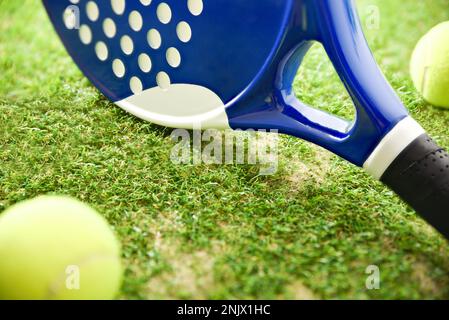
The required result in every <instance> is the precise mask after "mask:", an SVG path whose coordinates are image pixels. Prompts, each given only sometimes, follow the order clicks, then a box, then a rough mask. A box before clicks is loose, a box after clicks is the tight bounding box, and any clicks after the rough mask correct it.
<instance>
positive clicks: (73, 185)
mask: <svg viewBox="0 0 449 320" xmlns="http://www.w3.org/2000/svg"><path fill="white" fill-rule="evenodd" d="M357 2H358V5H359V10H360V13H361V16H362V19H363V20H364V21H365V22H366V23H364V25H365V27H366V29H367V30H366V32H367V38H368V40H369V42H370V45H371V46H372V49H373V51H374V54H375V56H376V58H377V60H378V62H379V63H380V65H381V67H382V69H383V71H384V72H385V73H386V76H387V78H388V79H389V80H390V81H391V83H392V84H393V86H394V88H395V89H396V91H397V92H398V93H399V94H400V96H401V98H402V99H403V101H404V102H405V103H406V105H407V107H408V108H409V110H410V111H411V113H412V114H413V116H414V117H415V118H416V119H417V120H419V121H420V122H421V123H422V124H423V126H424V127H425V128H426V129H427V130H428V131H429V132H430V133H431V134H432V135H433V136H434V137H435V139H436V140H437V142H438V143H440V144H441V145H443V146H444V147H449V135H448V133H447V132H448V127H449V126H448V125H449V111H444V110H440V109H437V108H434V107H431V106H429V105H427V104H426V103H425V102H424V101H423V100H422V99H421V98H420V96H419V95H418V94H417V93H416V92H415V90H414V88H413V85H412V83H411V80H410V77H409V74H408V61H409V57H410V55H411V52H412V49H413V47H414V45H415V44H416V42H417V40H418V39H419V38H420V36H422V35H423V34H424V33H425V32H426V31H427V30H428V29H430V28H431V27H432V26H434V25H435V24H437V23H438V22H441V21H445V20H449V0H425V1H424V0H422V1H416V0H359V1H357ZM373 5H374V6H375V7H372V6H373ZM376 6H377V8H378V9H380V25H379V28H376V27H375V23H374V28H373V24H372V23H371V22H372V21H370V19H371V17H372V16H371V13H372V12H373V8H374V9H375V8H376ZM374 11H375V10H374ZM295 87H296V89H297V92H298V96H299V97H300V98H301V99H302V100H303V101H305V102H307V103H310V104H312V105H314V106H317V107H320V108H323V109H326V110H329V111H331V112H334V113H336V114H338V115H340V116H343V117H348V118H350V117H352V116H353V110H352V105H351V102H350V100H349V98H348V97H347V94H346V93H345V92H344V88H343V86H342V85H341V84H340V83H339V81H338V77H337V76H336V75H335V74H334V71H333V69H332V67H331V65H330V63H329V62H328V60H327V58H326V56H325V55H324V53H323V51H322V49H321V48H320V47H315V48H314V49H313V50H312V51H311V53H310V55H309V56H308V57H307V61H306V63H305V65H304V66H303V67H302V69H301V70H300V71H299V74H298V78H297V81H296V82H295ZM171 132H172V130H171V129H167V128H162V127H158V126H156V125H152V124H150V123H146V122H143V121H140V120H138V119H136V118H134V117H133V116H130V115H128V114H126V113H125V112H123V111H121V110H120V109H119V108H117V107H115V106H114V105H113V104H112V103H110V102H108V101H107V100H106V99H105V98H104V97H103V96H102V95H101V94H99V93H98V91H97V90H96V89H95V88H94V87H92V86H91V85H90V84H89V82H88V81H87V80H86V79H85V78H84V77H83V75H82V74H81V73H80V72H79V71H78V69H77V67H76V66H75V65H74V64H73V63H72V61H71V59H70V58H69V57H68V56H67V54H66V52H65V51H64V49H63V47H62V45H61V43H60V42H59V40H58V38H57V36H56V35H55V33H54V31H53V30H52V27H51V25H50V23H49V21H48V19H47V17H46V15H45V12H44V10H43V8H42V5H41V3H40V1H35V0H26V1H10V0H0V211H3V210H4V209H6V208H8V207H10V206H11V205H13V204H14V203H17V202H19V201H22V200H25V199H29V198H32V197H35V196H37V195H41V194H63V195H71V196H74V197H77V198H79V199H81V200H83V201H85V202H87V203H90V204H91V205H93V206H94V207H95V208H96V209H98V210H99V211H100V212H101V213H102V214H103V215H104V216H105V217H106V218H107V219H108V221H109V222H110V223H111V225H112V226H113V227H114V229H115V231H116V233H117V234H118V236H119V238H120V240H121V242H122V245H123V262H124V265H125V267H126V272H125V278H124V283H123V288H122V291H121V294H120V298H123V299H129V298H139V299H153V298H155V299H166V298H194V299H196V298H198V299H202V298H224V299H228V298H263V299H271V298H294V299H295V298H297V299H301V298H306V299H311V298H316V299H320V298H338V299H349V298H356V299H364V298H368V299H386V298H402V299H408V298H410V299H416V298H449V246H448V245H447V243H446V242H445V240H444V239H443V238H442V237H440V236H439V235H438V234H437V233H436V232H435V231H433V230H432V229H431V228H430V227H428V226H427V225H426V224H425V223H424V222H423V221H422V220H421V219H419V218H418V217H417V216H416V215H415V213H414V212H413V211H412V210H411V209H409V208H408V207H407V206H406V205H405V204H403V203H402V202H401V201H400V200H399V199H398V198H397V197H396V196H395V195H394V194H393V193H392V192H391V191H389V190H388V189H387V188H386V187H384V186H382V185H381V184H380V183H377V182H375V181H374V180H373V179H372V178H371V177H370V176H369V175H368V174H366V173H364V172H363V171H362V170H361V169H358V168H355V167H353V166H352V165H350V164H348V163H346V162H345V161H343V160H341V159H339V158H338V157H336V156H334V155H332V154H330V153H329V152H327V151H325V150H322V149H321V148H318V147H314V146H312V145H310V144H309V143H306V142H303V141H300V140H298V139H295V138H291V137H282V138H281V139H280V142H279V170H278V172H277V173H276V174H275V175H270V176H260V175H259V169H260V166H258V165H204V164H203V165H196V166H194V165H177V164H174V163H172V162H171V161H170V152H171V149H172V148H173V146H174V143H173V142H172V140H171V139H170V133H171ZM369 265H377V266H379V268H380V272H381V285H380V289H379V290H373V291H370V290H367V289H366V287H365V281H366V278H367V274H365V270H366V268H367V266H369Z"/></svg>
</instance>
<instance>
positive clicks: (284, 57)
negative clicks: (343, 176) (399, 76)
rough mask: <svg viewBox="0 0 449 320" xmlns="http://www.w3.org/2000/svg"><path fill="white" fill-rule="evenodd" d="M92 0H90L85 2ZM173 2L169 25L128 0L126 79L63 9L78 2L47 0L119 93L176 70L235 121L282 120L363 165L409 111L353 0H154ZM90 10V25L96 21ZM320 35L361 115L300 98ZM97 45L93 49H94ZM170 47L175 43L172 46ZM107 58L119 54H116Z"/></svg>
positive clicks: (262, 125)
mask: <svg viewBox="0 0 449 320" xmlns="http://www.w3.org/2000/svg"><path fill="white" fill-rule="evenodd" d="M86 2H87V1H84V0H81V1H80V5H85V3H86ZM96 2H97V3H98V6H99V7H100V12H101V14H102V15H103V16H102V18H103V19H104V18H105V17H106V16H108V15H113V12H112V11H111V8H110V1H96ZM161 2H166V3H168V4H169V5H170V6H171V7H172V12H173V17H172V20H173V23H170V24H166V25H165V24H161V23H159V21H158V20H157V17H156V10H154V9H151V10H150V9H149V8H146V9H145V8H143V7H142V4H141V3H140V1H137V0H135V1H131V0H128V1H127V2H126V3H127V7H126V12H125V14H124V15H123V16H122V17H119V18H118V22H117V30H118V31H117V36H116V37H121V36H123V35H130V36H132V38H133V40H134V44H135V49H134V52H133V54H131V55H130V56H126V55H125V54H121V55H120V59H122V60H124V61H125V62H126V65H127V73H126V75H125V79H120V80H118V79H117V78H116V77H114V74H113V72H112V69H111V68H105V65H102V63H101V62H99V61H98V59H97V58H96V56H95V52H94V50H86V46H85V45H83V44H82V43H81V42H80V41H79V37H78V35H77V33H74V32H73V31H72V30H67V28H65V26H64V23H63V21H62V18H61V17H62V14H63V12H64V10H65V8H66V7H67V5H68V4H70V3H69V2H68V1H64V0H44V4H45V6H46V8H47V11H48V12H49V15H50V17H51V19H52V21H53V23H54V25H55V27H56V30H57V32H58V34H59V35H60V37H61V38H62V40H63V42H64V44H65V46H66V48H67V50H68V51H69V53H70V54H71V56H72V57H73V58H74V60H75V61H76V63H77V64H78V65H79V67H80V68H81V70H82V71H83V72H84V73H85V74H86V76H87V77H88V78H89V79H90V80H91V81H92V83H93V84H94V85H96V86H97V87H98V88H99V89H100V90H101V91H102V92H103V93H104V94H105V95H106V96H107V97H108V98H110V99H111V100H112V101H118V100H121V99H123V98H126V97H129V96H131V95H132V92H131V91H130V89H129V85H128V83H129V78H130V77H131V76H132V75H138V76H139V77H140V78H141V79H143V85H144V88H145V89H146V88H151V87H154V86H156V80H155V77H156V74H157V73H158V72H160V71H167V72H170V77H171V78H172V82H173V83H194V84H198V85H202V86H205V87H207V88H209V89H211V90H213V91H214V92H215V93H217V94H218V95H219V96H220V98H221V99H222V100H223V101H224V102H225V103H226V112H227V114H228V118H229V123H230V125H231V127H232V128H235V129H238V128H240V129H246V128H255V129H278V130H279V131H280V132H281V133H285V134H289V135H293V136H297V137H299V138H302V139H306V140H308V141H311V142H313V143H316V144H318V145H321V146H323V147H325V148H327V149H329V150H331V151H332V152H334V153H336V154H338V155H340V156H341V157H343V158H345V159H347V160H349V161H351V162H352V163H354V164H356V165H359V166H361V165H363V163H364V162H365V161H366V159H367V158H368V156H369V155H370V154H371V153H372V151H373V150H374V148H375V147H376V146H377V145H378V143H379V142H380V141H381V139H382V138H383V137H384V136H385V135H386V134H387V133H388V132H389V131H390V130H391V129H392V128H393V127H394V126H395V125H396V124H397V123H398V122H399V121H400V120H402V119H403V118H405V117H406V116H407V115H408V114H407V111H406V109H405V107H404V106H403V105H402V103H401V101H400V100H399V98H398V97H397V95H396V94H395V92H394V91H393V89H392V88H391V87H390V85H389V84H388V82H387V81H386V80H385V78H384V76H383V75H382V73H381V71H380V70H379V68H378V66H377V64H376V63H375V61H374V58H373V56H372V53H371V51H370V49H369V48H368V45H367V43H366V40H365V37H364V35H363V32H362V29H361V26H360V22H359V19H358V16H357V13H356V8H355V4H354V2H353V1H352V0H210V1H205V2H204V3H205V5H204V11H203V12H202V14H201V15H200V16H198V17H195V16H192V15H191V14H190V13H189V11H188V10H187V6H186V3H187V0H185V1H184V0H183V1H180V0H164V1H161V0H153V1H152V8H155V7H157V5H158V4H159V3H161ZM143 9H145V10H143ZM132 10H139V11H140V12H142V10H143V12H145V13H144V16H143V20H144V25H145V28H144V30H145V32H143V31H142V32H135V31H133V30H131V28H130V26H129V22H128V15H129V13H130V12H131V11H132ZM86 19H87V17H84V16H81V24H83V23H85V22H86V23H87V22H88V21H87V20H86ZM101 20H102V19H100V20H99V22H98V23H93V24H92V23H90V22H89V25H92V33H93V38H95V39H96V41H97V40H100V41H104V42H105V43H107V44H108V46H110V52H112V53H121V50H120V47H119V45H118V42H112V41H111V40H110V39H108V38H107V37H106V36H105V35H104V32H103V31H102V25H101V22H100V21H101ZM183 20H185V21H187V22H188V23H189V24H190V25H191V28H192V32H193V37H192V40H191V41H190V42H189V43H187V44H180V42H179V39H178V38H177V36H176V23H174V22H179V21H183ZM151 26H154V27H156V28H157V29H158V30H159V31H160V33H161V34H162V35H163V45H162V46H163V47H162V49H160V50H153V49H151V48H149V46H148V42H147V38H146V31H147V30H148V29H149V28H150V27H151ZM313 41H319V42H321V43H322V44H323V46H324V47H325V49H326V51H327V53H328V55H329V57H330V59H331V61H332V62H333V64H334V66H335V69H336V70H337V72H338V74H339V75H340V77H341V79H342V81H343V82H344V84H345V86H346V88H347V90H348V92H349V93H350V95H351V97H352V98H353V100H354V104H355V107H356V109H357V118H356V121H355V122H354V123H349V122H347V121H345V120H342V119H339V118H337V117H335V116H332V115H329V114H327V113H325V112H322V111H319V110H317V109H314V108H312V107H309V106H306V105H305V104H303V103H301V102H300V101H298V100H297V99H296V98H295V96H294V93H293V90H292V82H293V79H294V77H295V75H296V73H297V69H298V67H299V66H300V64H301V61H302V59H303V57H304V56H305V54H306V53H307V50H308V49H309V48H310V46H311V44H312V43H313ZM172 46H174V47H177V48H179V50H180V52H181V55H182V59H183V64H182V65H181V66H180V67H179V68H176V69H173V68H171V67H170V66H169V65H168V64H167V61H166V59H165V51H166V49H167V48H169V47H172ZM90 49H92V48H90ZM164 49H165V50H164ZM142 52H148V53H149V54H150V55H151V57H152V60H153V68H152V71H151V72H150V73H149V74H145V73H143V72H142V71H141V70H140V69H139V68H138V65H137V64H136V63H135V61H136V59H137V55H138V54H139V53H142ZM104 63H109V64H110V61H106V62H104Z"/></svg>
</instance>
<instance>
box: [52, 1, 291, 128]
mask: <svg viewBox="0 0 449 320" xmlns="http://www.w3.org/2000/svg"><path fill="white" fill-rule="evenodd" d="M44 4H45V6H46V8H47V11H48V13H49V15H50V17H51V20H52V22H53V24H54V25H55V28H56V30H57V32H58V34H59V36H60V37H61V38H62V40H63V42H64V44H65V46H66V48H67V50H68V51H69V53H70V54H71V56H72V57H73V59H74V60H75V62H76V63H77V64H78V66H79V67H80V68H81V70H82V71H83V72H84V73H85V75H86V76H87V77H88V78H89V79H90V80H91V81H92V83H93V84H94V85H95V86H97V87H98V88H99V89H100V91H101V92H103V93H104V94H105V95H106V96H107V97H108V98H109V99H111V100H112V101H114V102H116V103H117V104H118V105H119V106H121V107H122V108H124V109H125V110H127V111H129V112H131V113H133V114H135V115H136V116H138V117H140V118H143V119H146V120H149V121H152V122H155V123H158V124H161V125H166V126H173V127H189V128H190V127H192V126H194V125H195V124H202V125H203V127H219V128H222V127H227V126H228V118H227V115H226V110H225V106H226V105H227V104H228V103H229V102H230V101H232V100H233V99H235V98H236V97H237V96H238V95H239V94H240V93H241V92H242V91H243V90H245V88H246V87H247V86H248V85H249V84H250V83H251V81H252V80H253V79H254V78H255V77H256V76H257V75H258V73H259V72H260V71H261V69H262V68H263V66H264V64H265V62H266V60H267V58H268V57H269V56H270V54H271V53H272V50H273V48H274V47H275V44H276V40H277V38H278V36H279V33H280V30H281V29H282V26H283V24H284V23H285V16H286V13H287V12H288V9H289V8H290V7H291V1H286V0H266V1H264V3H260V1H259V0H245V1H239V0H235V1H229V0H228V1H224V0H164V1H161V0H101V1H100V0H44ZM77 24H79V28H75V27H76V26H77Z"/></svg>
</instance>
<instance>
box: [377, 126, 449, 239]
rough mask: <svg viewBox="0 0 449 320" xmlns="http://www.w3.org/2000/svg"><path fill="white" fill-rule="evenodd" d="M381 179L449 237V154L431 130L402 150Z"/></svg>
mask: <svg viewBox="0 0 449 320" xmlns="http://www.w3.org/2000/svg"><path fill="white" fill-rule="evenodd" d="M381 181H382V182H384V183H385V184H386V185H388V186H389V187H390V188H391V189H392V190H393V191H395V192H396V193H397V194H398V195H399V196H400V197H401V198H402V199H403V200H404V201H405V202H407V203H408V204H410V205H411V206H412V207H413V208H414V209H415V210H416V212H417V213H419V214H420V215H421V216H422V217H423V218H424V219H425V220H426V221H427V222H429V223H430V224H431V225H432V226H433V227H434V228H435V229H437V230H438V231H439V232H440V233H441V234H443V235H444V236H445V237H446V238H447V239H449V155H448V153H447V152H446V151H445V150H444V149H443V148H441V147H439V146H438V145H437V144H436V143H435V142H434V141H433V140H432V139H431V138H430V137H429V136H428V135H427V134H422V135H420V136H419V137H418V138H416V139H415V140H414V141H413V142H412V143H411V144H409V145H408V146H407V147H406V148H405V149H404V150H403V151H402V153H400V154H399V156H398V157H397V158H396V159H395V160H394V161H393V162H392V164H391V165H390V166H389V167H388V169H387V170H386V171H385V172H384V174H383V175H382V177H381Z"/></svg>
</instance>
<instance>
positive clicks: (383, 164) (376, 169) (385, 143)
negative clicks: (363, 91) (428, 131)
mask: <svg viewBox="0 0 449 320" xmlns="http://www.w3.org/2000/svg"><path fill="white" fill-rule="evenodd" d="M424 133H425V130H424V129H423V128H422V127H421V126H420V125H419V124H418V123H417V122H416V121H415V120H413V118H411V117H407V118H405V119H404V120H402V121H401V122H399V123H398V124H397V125H396V126H395V127H394V128H393V129H392V130H391V131H390V132H389V133H388V134H387V135H386V136H385V137H384V138H383V139H382V141H381V142H380V143H379V145H378V146H377V148H376V149H375V150H374V151H373V153H372V154H371V155H370V157H369V158H368V160H366V162H365V164H364V165H363V168H364V169H365V170H366V171H367V172H368V173H370V174H371V175H372V176H373V177H374V178H376V179H377V180H380V178H382V175H383V174H384V173H385V171H386V170H387V169H388V167H389V166H390V165H391V164H392V163H393V161H394V160H395V159H396V158H397V157H398V156H399V155H400V154H401V152H402V151H404V149H405V148H407V147H408V146H409V145H410V144H411V143H412V142H413V141H415V140H416V139H417V138H418V137H420V136H421V135H423V134H424Z"/></svg>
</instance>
